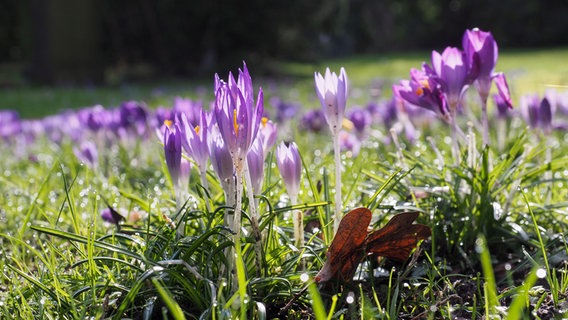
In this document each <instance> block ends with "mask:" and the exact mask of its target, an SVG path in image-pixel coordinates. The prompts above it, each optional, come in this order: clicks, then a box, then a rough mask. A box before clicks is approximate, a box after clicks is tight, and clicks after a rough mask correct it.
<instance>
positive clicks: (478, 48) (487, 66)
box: [462, 28, 499, 100]
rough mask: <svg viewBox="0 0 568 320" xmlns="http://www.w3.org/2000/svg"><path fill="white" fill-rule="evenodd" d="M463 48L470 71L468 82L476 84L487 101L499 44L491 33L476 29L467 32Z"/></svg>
mask: <svg viewBox="0 0 568 320" xmlns="http://www.w3.org/2000/svg"><path fill="white" fill-rule="evenodd" d="M462 46H463V50H464V53H465V59H466V62H467V64H468V69H469V70H468V80H469V82H470V83H471V82H473V81H475V82H476V87H477V90H478V92H479V95H480V96H481V97H482V98H484V99H485V100H486V99H487V97H488V96H489V90H490V89H491V77H492V76H493V71H494V69H495V65H496V64H497V57H498V55H499V53H498V51H499V50H498V47H497V42H496V41H495V39H494V38H493V35H492V34H491V32H485V31H481V30H479V29H478V28H474V29H472V30H466V31H465V33H464V35H463V38H462Z"/></svg>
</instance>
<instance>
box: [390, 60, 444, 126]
mask: <svg viewBox="0 0 568 320" xmlns="http://www.w3.org/2000/svg"><path fill="white" fill-rule="evenodd" d="M393 92H394V94H395V95H396V96H397V97H400V98H401V99H403V100H405V101H407V102H408V103H410V104H413V105H415V106H419V107H422V108H425V109H428V110H431V111H434V112H435V113H436V114H438V115H439V116H441V117H442V118H443V119H444V120H448V119H449V117H450V110H449V108H448V105H447V100H446V99H445V97H444V94H443V92H442V86H441V84H440V83H439V82H438V81H437V80H436V77H434V76H431V75H428V74H427V73H426V72H424V70H417V69H412V70H410V80H402V81H400V83H399V84H398V85H393Z"/></svg>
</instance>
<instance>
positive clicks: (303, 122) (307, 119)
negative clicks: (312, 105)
mask: <svg viewBox="0 0 568 320" xmlns="http://www.w3.org/2000/svg"><path fill="white" fill-rule="evenodd" d="M324 125H325V115H324V112H323V111H322V110H321V109H315V110H309V111H308V112H306V113H305V114H304V115H303V116H302V118H301V119H300V128H301V129H302V130H308V131H311V132H316V133H317V132H320V131H321V130H322V129H323V127H324Z"/></svg>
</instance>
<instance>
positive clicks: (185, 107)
mask: <svg viewBox="0 0 568 320" xmlns="http://www.w3.org/2000/svg"><path fill="white" fill-rule="evenodd" d="M202 110H203V103H202V102H201V101H193V100H191V99H185V98H181V97H175V98H174V106H173V112H174V113H175V114H180V113H183V114H185V116H186V117H187V121H188V122H189V123H190V124H191V125H193V126H197V125H198V124H199V121H200V118H201V111H202Z"/></svg>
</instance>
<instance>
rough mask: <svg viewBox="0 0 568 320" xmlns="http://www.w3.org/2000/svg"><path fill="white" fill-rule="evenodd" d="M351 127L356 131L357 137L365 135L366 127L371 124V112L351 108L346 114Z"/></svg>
mask: <svg viewBox="0 0 568 320" xmlns="http://www.w3.org/2000/svg"><path fill="white" fill-rule="evenodd" d="M348 118H349V120H350V121H351V123H353V128H355V131H357V135H358V136H359V137H363V136H365V133H366V131H367V128H368V127H369V125H371V113H370V112H369V111H368V110H367V109H363V108H353V109H351V112H349V116H348Z"/></svg>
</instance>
